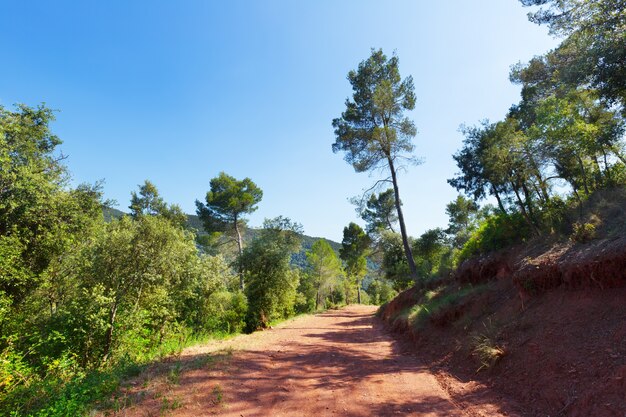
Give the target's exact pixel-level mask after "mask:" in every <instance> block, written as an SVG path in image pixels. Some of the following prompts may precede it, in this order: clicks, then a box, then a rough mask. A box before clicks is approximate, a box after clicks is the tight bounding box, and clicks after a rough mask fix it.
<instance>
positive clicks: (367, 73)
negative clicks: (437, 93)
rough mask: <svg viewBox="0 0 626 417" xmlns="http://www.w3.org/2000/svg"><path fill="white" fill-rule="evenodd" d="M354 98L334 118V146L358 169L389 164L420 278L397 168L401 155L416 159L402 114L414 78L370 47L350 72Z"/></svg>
mask: <svg viewBox="0 0 626 417" xmlns="http://www.w3.org/2000/svg"><path fill="white" fill-rule="evenodd" d="M348 81H350V84H351V85H352V90H353V91H354V94H353V96H352V98H353V100H352V101H350V100H346V110H345V111H344V112H343V113H342V114H341V117H339V118H336V119H334V120H333V127H334V128H335V136H336V141H335V143H334V144H333V152H339V151H344V152H345V153H346V154H345V160H346V162H348V163H350V164H351V165H352V166H353V167H354V169H355V171H356V172H365V171H372V170H375V169H384V170H389V173H390V175H391V179H387V180H385V181H390V182H391V183H392V184H393V191H394V197H395V206H396V212H397V213H398V222H399V223H400V233H401V235H402V243H403V247H404V252H405V257H406V259H407V262H408V265H409V270H410V273H411V275H412V277H413V279H414V281H416V282H417V269H416V267H415V262H414V261H413V255H412V253H411V246H410V244H409V238H408V235H407V231H406V226H405V223H404V215H403V214H402V208H401V205H402V204H401V200H400V191H399V187H398V178H397V171H398V168H399V167H400V166H401V165H402V160H404V161H413V162H416V160H415V158H413V157H412V156H411V153H412V152H413V149H414V145H413V143H412V142H411V139H412V138H413V137H414V136H415V134H416V129H415V125H414V124H413V122H412V121H411V120H410V119H408V118H407V117H405V116H404V112H405V111H406V110H412V109H413V108H414V107H415V92H414V87H413V79H412V78H411V77H410V76H409V77H407V78H405V79H404V80H402V79H401V77H400V72H399V70H398V57H397V56H395V55H394V56H392V57H391V58H390V59H388V58H387V57H386V56H385V54H383V51H382V50H372V54H371V56H370V57H369V58H368V59H367V60H365V61H362V62H361V63H360V64H359V67H358V69H357V70H356V71H350V72H349V73H348Z"/></svg>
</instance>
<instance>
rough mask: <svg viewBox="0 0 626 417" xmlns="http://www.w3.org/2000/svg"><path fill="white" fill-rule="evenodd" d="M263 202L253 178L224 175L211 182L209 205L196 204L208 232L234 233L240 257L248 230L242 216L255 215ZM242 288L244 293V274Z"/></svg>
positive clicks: (222, 173) (261, 194)
mask: <svg viewBox="0 0 626 417" xmlns="http://www.w3.org/2000/svg"><path fill="white" fill-rule="evenodd" d="M262 198H263V191H262V190H261V189H260V188H259V187H258V186H257V185H256V184H255V183H254V182H252V180H251V179H250V178H244V179H243V180H237V179H235V178H234V177H231V176H230V175H228V174H226V173H224V172H221V173H220V175H218V176H217V177H216V178H213V179H212V180H211V191H209V192H207V194H206V204H204V203H202V202H200V201H198V200H196V207H197V213H198V217H200V219H201V220H202V222H203V224H204V228H205V230H206V231H207V232H216V231H219V232H222V231H225V230H227V229H229V228H230V229H231V230H233V231H234V232H235V235H236V237H235V240H236V242H237V248H238V249H239V256H240V257H241V256H242V254H243V238H242V236H241V229H242V227H243V226H245V219H244V217H243V216H245V215H246V214H250V213H252V212H254V211H255V210H256V209H257V204H258V203H259V202H260V201H261V199H262ZM239 286H240V287H241V289H242V290H243V288H244V281H243V272H241V271H240V278H239Z"/></svg>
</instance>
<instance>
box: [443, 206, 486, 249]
mask: <svg viewBox="0 0 626 417" xmlns="http://www.w3.org/2000/svg"><path fill="white" fill-rule="evenodd" d="M478 209H479V207H478V204H476V203H475V202H474V201H473V200H470V199H468V198H465V197H463V196H462V195H458V196H457V197H456V199H455V200H453V201H451V202H450V203H448V204H447V205H446V214H447V215H448V228H447V229H446V233H447V234H449V235H452V236H453V243H454V246H455V247H456V248H459V249H460V248H461V247H463V245H464V244H465V242H467V239H469V236H470V233H471V232H472V230H473V229H474V227H475V226H476V225H475V222H474V220H475V218H476V216H477V214H478Z"/></svg>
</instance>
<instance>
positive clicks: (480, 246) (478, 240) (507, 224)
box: [459, 213, 531, 262]
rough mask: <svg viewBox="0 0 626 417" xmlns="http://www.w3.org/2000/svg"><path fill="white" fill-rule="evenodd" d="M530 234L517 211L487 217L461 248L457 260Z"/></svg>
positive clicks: (505, 244)
mask: <svg viewBox="0 0 626 417" xmlns="http://www.w3.org/2000/svg"><path fill="white" fill-rule="evenodd" d="M530 234H531V230H530V227H529V226H528V223H527V222H526V220H525V219H524V217H523V216H522V215H521V214H519V213H513V214H496V215H494V216H490V217H487V218H486V219H485V220H484V221H483V222H482V223H481V225H480V226H479V227H478V229H477V230H476V231H475V232H474V233H472V236H471V237H470V239H469V240H468V241H467V243H465V245H464V246H463V248H462V249H461V252H460V253H459V262H462V261H464V260H466V259H468V258H470V257H472V256H474V255H479V254H483V253H487V252H491V251H494V250H498V249H502V248H505V247H507V246H510V245H513V244H515V243H519V242H522V241H524V240H525V239H526V238H528V237H529V236H530Z"/></svg>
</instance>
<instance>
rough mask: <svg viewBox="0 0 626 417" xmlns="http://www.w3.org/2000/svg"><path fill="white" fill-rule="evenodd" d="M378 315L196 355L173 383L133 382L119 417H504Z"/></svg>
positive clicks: (293, 326)
mask: <svg viewBox="0 0 626 417" xmlns="http://www.w3.org/2000/svg"><path fill="white" fill-rule="evenodd" d="M374 311H375V308H373V307H369V306H351V307H348V308H345V309H342V310H338V311H329V312H326V313H324V314H319V315H315V316H304V317H299V318H296V319H294V320H290V321H288V322H286V323H283V324H281V325H279V326H276V327H275V328H273V329H270V330H267V331H264V332H257V333H255V334H252V335H242V336H238V337H236V338H234V339H231V340H229V341H223V342H216V343H212V344H209V345H206V346H202V347H197V348H193V349H190V350H187V351H185V352H183V354H182V355H181V357H180V358H178V359H176V360H172V361H170V362H169V364H166V365H163V366H167V369H169V371H168V372H169V373H164V372H163V369H161V373H160V376H158V375H159V374H158V373H156V371H155V373H154V374H153V375H149V374H148V375H143V376H142V377H140V378H139V379H138V380H136V381H133V382H131V385H130V388H128V389H127V390H126V392H125V395H126V398H127V399H128V398H132V400H131V402H130V403H129V404H128V405H127V406H126V407H124V408H123V409H122V410H120V412H119V413H118V415H125V416H158V415H174V416H214V415H218V416H236V417H241V416H243V417H250V416H276V417H278V416H452V417H454V416H480V415H485V416H487V415H488V416H497V415H500V414H498V413H497V411H496V410H498V407H497V405H494V404H487V403H482V404H480V405H471V406H468V405H467V404H463V405H462V406H460V405H458V404H457V403H456V402H455V401H454V400H452V399H451V398H450V396H449V395H448V394H447V393H446V391H445V390H444V389H442V388H441V385H440V384H439V382H438V381H437V378H436V377H435V376H434V375H433V374H432V373H431V372H429V370H428V369H427V368H426V367H425V366H423V364H421V363H420V361H419V359H418V358H416V357H414V356H411V355H409V354H407V353H406V351H405V350H404V349H403V345H402V343H399V342H397V341H396V340H395V339H394V338H392V337H391V336H390V335H389V334H388V333H387V332H386V331H385V330H384V329H383V328H382V326H381V325H380V324H379V323H378V321H377V320H376V319H375V318H374V317H373V313H374ZM225 349H226V351H227V352H228V353H226V354H224V351H225ZM220 352H221V353H220ZM230 352H234V353H232V354H231V353H230ZM439 379H441V376H440V377H439ZM444 384H445V381H444Z"/></svg>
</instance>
